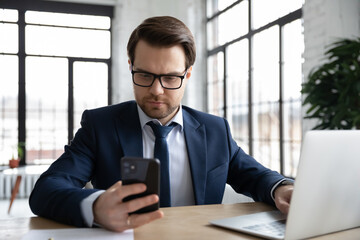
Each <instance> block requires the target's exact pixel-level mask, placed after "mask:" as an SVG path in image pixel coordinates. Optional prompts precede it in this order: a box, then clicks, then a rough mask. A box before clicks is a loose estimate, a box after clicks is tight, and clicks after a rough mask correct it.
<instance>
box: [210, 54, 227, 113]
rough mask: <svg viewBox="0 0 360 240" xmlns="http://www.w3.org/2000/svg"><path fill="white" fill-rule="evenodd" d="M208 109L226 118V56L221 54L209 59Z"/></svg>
mask: <svg viewBox="0 0 360 240" xmlns="http://www.w3.org/2000/svg"><path fill="white" fill-rule="evenodd" d="M208 109H209V112H210V113H212V114H215V115H218V116H224V54H223V52H220V53H218V54H216V55H214V56H211V57H209V58H208Z"/></svg>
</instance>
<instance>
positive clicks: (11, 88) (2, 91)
mask: <svg viewBox="0 0 360 240" xmlns="http://www.w3.org/2000/svg"><path fill="white" fill-rule="evenodd" d="M18 64H19V63H18V57H17V56H6V55H0V79H1V80H0V165H1V164H6V165H7V164H9V160H10V159H11V157H12V155H14V157H17V142H18V119H17V117H18V91H19V89H18V82H19V75H18V68H19V67H18Z"/></svg>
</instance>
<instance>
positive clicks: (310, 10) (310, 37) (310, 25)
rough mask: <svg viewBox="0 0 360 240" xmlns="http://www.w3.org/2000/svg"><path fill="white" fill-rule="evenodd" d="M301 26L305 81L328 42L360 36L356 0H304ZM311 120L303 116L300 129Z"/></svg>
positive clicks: (321, 58) (308, 126)
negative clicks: (303, 45) (304, 118)
mask: <svg viewBox="0 0 360 240" xmlns="http://www.w3.org/2000/svg"><path fill="white" fill-rule="evenodd" d="M303 26H304V39H305V52H304V60H305V61H304V64H303V76H304V79H303V80H304V81H306V79H307V76H308V74H309V72H310V71H311V70H312V69H313V68H314V67H316V66H319V65H321V64H322V63H324V61H325V59H324V52H325V51H326V49H327V48H326V47H327V46H328V45H329V44H330V43H332V42H334V41H336V40H338V39H339V38H354V37H360V0H306V1H305V4H304V6H303ZM305 111H306V109H303V114H304V115H305ZM315 121H316V120H304V121H303V132H305V131H307V130H309V129H311V128H312V127H313V126H315Z"/></svg>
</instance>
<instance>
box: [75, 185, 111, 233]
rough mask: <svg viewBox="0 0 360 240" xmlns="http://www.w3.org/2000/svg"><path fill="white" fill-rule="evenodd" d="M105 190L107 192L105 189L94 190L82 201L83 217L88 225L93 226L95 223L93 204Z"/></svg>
mask: <svg viewBox="0 0 360 240" xmlns="http://www.w3.org/2000/svg"><path fill="white" fill-rule="evenodd" d="M103 192H105V190H99V191H97V192H94V193H93V194H91V195H89V196H88V197H87V198H84V199H83V200H82V201H81V203H80V208H81V213H82V217H83V219H84V221H85V223H86V225H87V226H88V227H92V226H93V225H94V213H93V204H94V202H95V200H96V199H97V198H98V197H99V196H100V195H101V194H102V193H103Z"/></svg>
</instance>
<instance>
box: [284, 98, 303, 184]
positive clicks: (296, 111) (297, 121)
mask: <svg viewBox="0 0 360 240" xmlns="http://www.w3.org/2000/svg"><path fill="white" fill-rule="evenodd" d="M283 112H284V163H285V164H284V174H285V175H286V176H291V177H295V176H296V169H297V166H298V162H299V159H300V147H301V135H302V133H301V132H302V130H301V102H300V101H290V102H287V103H284V104H283Z"/></svg>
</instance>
